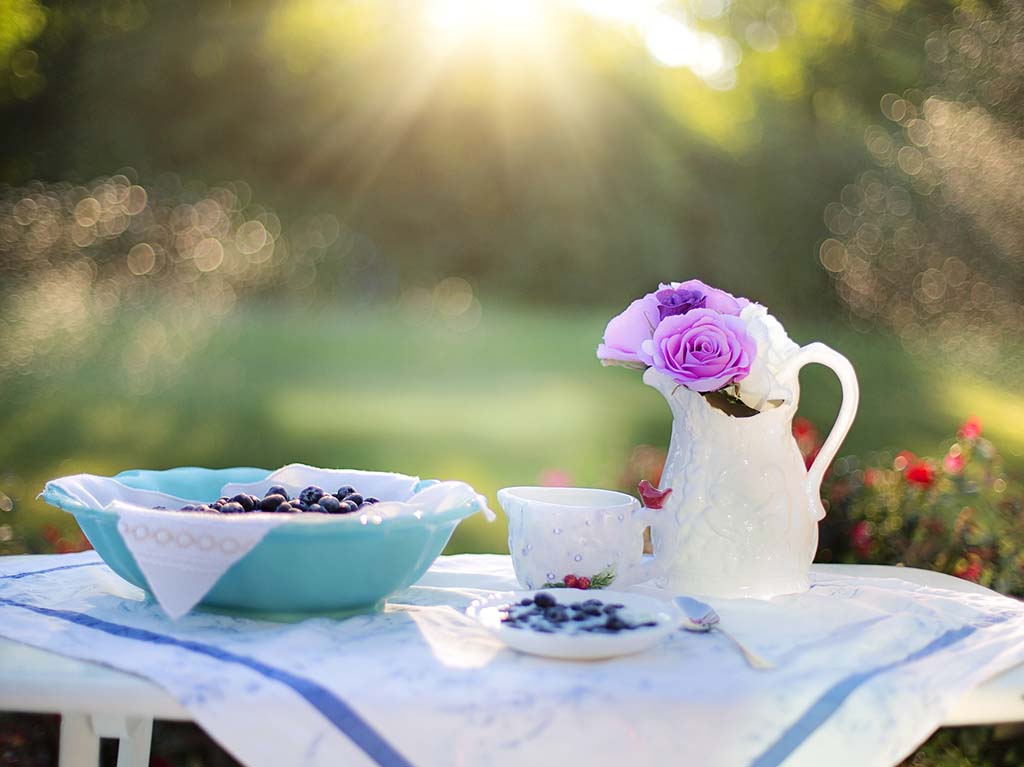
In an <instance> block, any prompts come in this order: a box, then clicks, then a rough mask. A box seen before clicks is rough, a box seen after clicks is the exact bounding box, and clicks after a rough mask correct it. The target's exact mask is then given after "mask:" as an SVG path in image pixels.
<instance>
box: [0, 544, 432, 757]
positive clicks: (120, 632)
mask: <svg viewBox="0 0 1024 767" xmlns="http://www.w3.org/2000/svg"><path fill="white" fill-rule="evenodd" d="M90 564H93V563H90ZM95 564H100V563H99V562H97V563H95ZM76 566H77V565H65V567H76ZM83 566H84V565H83ZM54 569H60V568H54ZM38 572H43V571H38ZM32 574H34V573H25V575H32ZM0 605H8V606H10V607H20V608H22V609H24V610H30V611H31V612H34V613H38V614H39V615H45V616H47V617H50V618H59V619H60V620H65V621H68V622H69V623H74V624H76V625H79V626H84V627H86V628H90V629H95V630H96V631H102V632H104V633H106V634H111V635H112V636H117V637H123V638H125V639H135V640H138V641H140V642H149V643H150V644H156V645H164V646H168V647H180V648H181V649H183V650H188V651H190V652H194V653H199V654H200V655H206V656H208V657H210V658H214V659H215V660H219V661H223V662H225V663H237V664H238V665H240V666H244V667H245V668H247V669H250V670H251V671H255V672H256V673H257V674H260V675H262V676H264V677H266V678H267V679H270V680H273V681H275V682H280V683H281V684H284V685H286V686H288V687H290V688H291V689H292V690H294V691H295V692H297V693H298V694H299V695H300V696H302V697H303V698H304V699H305V700H306V701H307V702H308V703H309V704H310V705H311V706H313V707H314V708H315V709H316V710H317V711H319V712H320V713H321V714H323V715H324V717H326V718H327V719H328V720H329V721H330V722H331V723H332V724H333V725H334V726H335V727H337V728H338V729H339V730H340V731H341V732H343V733H344V734H345V735H347V736H348V737H349V738H350V739H351V740H352V742H353V743H355V744H356V745H357V746H359V748H361V749H362V750H363V751H364V752H365V753H366V755H367V756H369V757H370V758H371V759H373V760H374V761H375V762H376V763H377V764H379V765H381V767H412V764H411V763H410V762H409V761H408V760H407V759H406V758H405V757H403V756H402V755H401V754H399V753H398V752H397V751H396V750H395V749H394V748H393V747H392V746H391V744H390V743H388V742H387V741H386V740H384V738H383V736H381V735H380V733H378V732H377V731H376V730H374V729H373V727H371V726H370V724H369V723H368V722H366V721H365V720H364V719H363V718H362V717H360V716H359V714H357V713H356V712H355V711H354V710H353V709H352V708H351V707H350V706H349V705H348V704H347V703H345V702H344V701H342V700H340V699H339V698H338V697H336V696H335V695H334V694H333V693H332V692H331V691H330V690H328V689H326V688H324V687H321V686H320V685H318V684H316V683H315V682H311V681H310V680H308V679H304V678H302V677H300V676H296V675H295V674H291V673H289V672H287V671H284V670H282V669H279V668H274V667H273V666H268V665H267V664H265V663H262V662H260V661H258V660H255V659H253V658H247V657H246V656H244V655H238V654H236V653H233V652H230V651H228V650H223V649H221V648H219V647H215V646H214V645H209V644H205V643H203V642H194V641H190V640H186V639H176V638H175V637H172V636H167V635H166V634H157V633H156V632H153V631H148V630H146V629H139V628H134V627H132V626H124V625H121V624H118V623H111V622H109V621H105V620H102V619H101V618H95V617H93V616H91V615H87V614H85V613H79V612H73V611H71V610H56V609H53V608H50V607H39V606H37V605H31V604H27V603H24V602H17V601H15V600H13V599H7V598H4V597H0Z"/></svg>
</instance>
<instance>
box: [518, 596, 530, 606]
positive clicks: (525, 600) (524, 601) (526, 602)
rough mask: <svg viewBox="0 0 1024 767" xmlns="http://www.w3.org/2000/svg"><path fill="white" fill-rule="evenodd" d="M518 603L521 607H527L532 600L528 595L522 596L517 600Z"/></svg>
mask: <svg viewBox="0 0 1024 767" xmlns="http://www.w3.org/2000/svg"><path fill="white" fill-rule="evenodd" d="M519 604H521V605H522V606H523V607H529V606H530V605H532V604H533V600H532V599H530V598H529V597H524V598H523V599H520V600H519Z"/></svg>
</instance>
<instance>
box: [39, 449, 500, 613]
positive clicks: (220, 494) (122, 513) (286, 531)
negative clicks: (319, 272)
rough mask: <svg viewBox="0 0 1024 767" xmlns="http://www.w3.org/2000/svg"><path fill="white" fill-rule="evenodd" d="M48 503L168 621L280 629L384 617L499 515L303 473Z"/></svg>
mask: <svg viewBox="0 0 1024 767" xmlns="http://www.w3.org/2000/svg"><path fill="white" fill-rule="evenodd" d="M43 498H44V500H46V501H47V502H48V503H50V504H51V505H53V506H57V507H58V508H61V509H63V510H64V511H67V512H69V513H71V514H73V515H74V516H75V519H76V521H77V522H78V524H79V526H80V527H81V528H82V532H83V533H84V534H85V536H86V537H87V538H88V539H89V541H90V543H92V545H93V547H94V548H95V549H96V552H97V553H98V554H99V555H100V557H102V559H103V560H104V562H106V564H107V565H108V566H109V567H110V568H111V569H112V570H113V571H114V572H116V573H117V574H118V575H120V576H121V577H122V578H124V579H125V580H127V581H128V582H130V583H132V584H134V585H136V586H138V587H140V588H142V589H145V590H146V591H147V592H149V593H151V594H153V595H154V596H155V597H156V598H157V600H158V601H159V602H160V604H161V606H163V607H164V608H165V610H167V611H168V612H169V613H170V614H171V615H172V617H177V615H175V612H177V613H179V614H183V613H184V612H187V611H188V609H190V608H191V607H192V606H193V605H196V604H198V605H199V606H200V607H203V608H209V609H214V610H217V611H222V612H230V613H239V614H259V615H261V616H263V617H279V618H281V619H290V618H292V617H299V618H301V617H304V616H308V615H312V614H332V615H339V616H340V615H346V614H355V613H362V612H369V611H373V610H376V609H380V608H381V607H382V606H383V603H384V600H385V599H386V598H387V597H388V596H390V595H392V594H394V593H396V592H398V591H401V590H402V589H404V588H406V587H408V586H411V585H412V584H413V583H415V582H416V581H417V580H418V579H419V578H420V577H421V576H422V575H423V573H424V572H426V570H427V568H429V567H430V565H431V564H432V563H433V561H434V560H435V559H436V558H437V556H438V555H439V554H440V553H441V551H442V550H443V549H444V547H445V545H446V544H447V543H448V540H449V539H450V538H451V535H452V533H453V532H454V530H455V527H456V526H457V525H458V524H459V522H461V521H462V520H463V519H465V518H466V517H469V516H471V515H473V514H476V513H484V514H485V515H487V517H488V518H489V519H493V516H494V515H493V513H492V512H491V511H490V510H489V509H488V508H487V502H486V500H485V499H484V498H483V496H481V495H479V494H478V493H476V491H475V490H473V488H472V487H470V486H469V485H467V484H466V483H464V482H442V481H439V480H433V479H428V480H421V479H420V478H419V477H413V476H408V475H405V474H395V473H391V472H375V471H359V470H344V469H319V468H315V467H312V466H305V465H302V464H292V465H289V466H285V467H283V468H282V469H278V470H277V471H273V472H271V471H268V470H266V469H254V468H234V469H202V468H192V467H186V468H177V469H169V470H166V471H148V470H132V471H126V472H122V473H121V474H118V475H116V476H114V477H100V476H95V475H87V474H80V475H75V476H71V477H64V478H61V479H56V480H52V481H50V482H48V483H47V485H46V489H45V490H44V492H43ZM183 589H185V590H187V589H191V590H192V592H194V593H185V594H182V590H183ZM176 607H177V608H180V609H175V608H176Z"/></svg>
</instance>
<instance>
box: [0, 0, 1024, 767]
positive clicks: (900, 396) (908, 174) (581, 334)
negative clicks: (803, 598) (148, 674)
mask: <svg viewBox="0 0 1024 767" xmlns="http://www.w3.org/2000/svg"><path fill="white" fill-rule="evenodd" d="M1022 61H1024V7H1022V5H1021V3H1020V2H1019V1H1018V0H1013V1H1012V2H994V1H993V2H984V1H982V0H828V1H827V2H822V0H234V1H232V0H176V2H161V1H159V0H104V1H102V2H96V1H93V0H67V1H65V2H61V1H54V2H38V1H37V0H5V1H4V2H0V553H7V554H11V553H39V552H50V551H70V550H76V549H78V548H80V547H82V546H84V545H86V542H85V541H84V540H83V539H82V538H81V536H80V534H79V533H78V531H77V528H76V526H75V524H74V522H73V520H72V519H71V518H69V517H66V516H65V515H63V514H61V513H60V512H58V511H56V510H53V509H49V508H48V507H46V506H45V505H43V504H42V503H41V501H39V500H37V499H36V496H37V494H38V493H39V492H40V491H41V489H42V486H43V484H44V483H45V481H46V480H47V479H50V478H53V477H57V476H62V475H66V474H73V473H78V472H93V473H103V474H106V473H115V472H118V471H121V470H123V469H128V468H140V467H146V468H164V467H172V466H179V465H204V466H232V465H254V466H262V467H267V468H273V467H277V466H280V465H282V464H285V463H288V462H292V461H302V462H307V463H311V464H315V465H322V466H338V467H361V468H371V469H391V470H397V471H402V472H407V473H412V474H419V475H421V476H424V477H442V478H459V479H464V480H466V481H468V482H470V483H472V484H473V485H474V486H476V487H477V488H478V489H479V490H480V491H482V492H484V493H486V494H487V495H488V496H489V497H490V498H492V499H493V498H494V491H495V490H496V489H497V488H499V487H501V486H504V485H510V484H531V483H558V484H570V483H571V484H580V485H596V486H605V487H624V488H627V489H628V488H630V487H631V486H632V485H635V482H636V481H637V479H639V478H641V477H643V476H652V475H653V474H655V473H656V472H657V471H658V470H659V461H660V455H661V451H662V450H663V449H664V447H665V445H666V444H667V440H668V433H669V416H668V413H667V411H666V409H665V406H664V402H663V401H662V400H661V398H660V396H659V395H657V393H656V392H654V391H653V390H649V389H647V388H646V387H644V386H643V385H642V384H641V382H640V380H639V376H638V375H637V374H635V373H632V372H630V371H625V370H621V369H602V368H601V366H600V365H599V364H598V362H597V360H596V359H595V357H594V350H595V347H596V345H597V343H598V342H599V341H600V338H601V334H602V331H603V329H604V325H605V323H606V321H607V320H608V318H609V317H611V316H612V315H613V314H614V313H617V312H618V311H620V310H621V309H622V308H623V307H624V306H625V305H626V304H627V303H628V302H629V301H630V300H631V299H632V298H634V297H636V296H637V295H641V294H643V293H645V292H648V291H650V290H652V289H654V287H655V286H656V285H657V283H658V282H659V281H667V280H685V279H688V278H691V277H698V278H700V279H703V280H704V281H706V282H709V283H711V284H713V285H717V286H719V287H722V288H724V289H726V290H729V291H731V292H733V293H736V294H740V295H744V296H749V297H750V298H752V299H754V300H757V301H760V302H762V303H764V304H766V305H767V306H768V307H769V308H770V309H771V310H772V311H773V313H775V314H776V315H777V316H779V317H780V318H781V319H782V320H783V322H785V323H786V325H787V327H788V328H789V330H790V333H791V335H792V336H793V337H794V338H795V339H796V340H798V341H801V342H806V341H810V340H815V339H820V340H823V341H825V342H826V343H828V344H830V345H832V346H834V347H835V348H837V349H839V350H840V351H842V352H843V353H844V354H846V355H847V356H848V357H849V358H850V359H851V360H852V361H853V362H854V364H855V366H856V367H857V370H858V372H859V374H860V377H861V386H862V404H861V410H860V415H859V418H858V421H857V423H856V425H855V426H854V429H853V431H852V432H851V434H850V437H849V439H848V440H847V442H846V444H845V445H844V448H843V450H842V453H841V455H844V458H843V459H842V460H841V461H839V462H837V464H836V468H835V471H834V472H833V474H832V476H831V478H830V480H829V485H828V487H827V488H826V490H827V492H828V493H829V494H830V496H829V500H830V503H831V504H832V505H833V506H834V509H833V512H834V513H833V517H836V516H837V515H839V514H845V515H848V518H846V519H844V521H842V522H841V523H839V526H838V527H835V528H833V529H832V530H831V532H828V533H827V534H826V535H825V536H824V538H823V546H824V547H825V550H824V553H825V558H835V559H843V558H846V559H849V558H851V557H853V558H855V559H856V558H859V560H860V561H864V560H872V559H873V560H877V561H899V560H900V559H901V557H905V556H909V555H908V552H916V556H917V557H918V558H917V559H909V560H908V563H910V564H915V563H917V564H923V565H924V566H935V567H938V568H939V569H944V570H946V571H949V572H956V573H957V574H960V575H963V576H964V577H971V578H972V579H974V580H981V581H982V582H984V583H987V584H989V585H993V586H996V587H998V588H1000V589H1001V590H1004V591H1007V592H1010V593H1018V594H1019V593H1021V592H1022V589H1024V587H1022V585H1021V582H1020V581H1021V578H1020V574H1021V565H1022V562H1024V560H1022V559H1021V542H1022V540H1024V539H1022V538H1021V537H1020V536H1019V535H1017V534H1018V533H1020V532H1021V531H1022V530H1024V523H1022V519H1024V516H1022V515H1024V511H1022V509H1021V485H1020V483H1019V479H1017V477H1018V472H1019V470H1020V469H1021V468H1022V467H1024V390H1022V387H1021V383H1022V381H1024V376H1022V373H1024V357H1022V352H1024V342H1022V341H1021V331H1022V329H1024V251H1022V248H1021V243H1024V198H1022V196H1021V194H1020V190H1021V188H1024V135H1022V126H1024V120H1022V118H1024V67H1022V66H1021V62H1022ZM803 387H804V388H803V399H802V406H801V413H802V415H803V416H805V417H806V418H807V419H808V421H807V422H801V423H802V424H803V425H802V426H801V429H802V430H803V431H802V432H801V438H802V440H804V441H805V442H807V443H808V444H807V445H806V447H807V448H808V449H809V450H813V448H814V444H815V437H814V430H813V426H816V427H817V429H818V430H819V432H824V431H827V428H828V426H829V424H830V423H831V420H832V417H833V414H834V412H835V409H836V406H837V404H838V398H839V392H838V384H837V383H836V382H834V381H833V380H832V379H831V378H830V377H829V374H828V373H827V372H825V371H820V370H809V371H807V372H806V373H805V374H804V377H803ZM972 416H973V417H974V419H973V420H970V421H968V420H967V419H968V418H969V417H972ZM982 424H983V425H984V426H983V429H984V431H983V435H984V436H982V426H981V425H982ZM812 425H813V426H812ZM958 430H959V431H958ZM809 435H810V436H809ZM897 451H910V452H900V453H899V454H897ZM917 456H926V458H925V459H923V460H922V459H920V458H918V457H917ZM965 461H967V462H968V465H967V466H966V467H965ZM971 462H973V463H971ZM972 466H973V467H974V468H972ZM876 469H877V470H878V472H881V473H877V474H876V473H873V472H874V471H875V470H876ZM979 510H980V511H979ZM933 512H934V514H935V515H938V517H941V518H931V517H929V516H928V515H929V514H931V513H933ZM976 512H977V514H976ZM923 535H926V536H930V538H928V541H935V540H939V541H941V542H943V543H942V546H940V547H939V548H943V547H945V549H943V551H936V550H934V548H935V547H934V546H932V544H931V543H927V542H923V541H922V538H921V536H923ZM504 536H505V529H504V525H503V522H502V521H500V520H499V521H498V522H496V523H494V524H491V525H488V524H487V523H485V522H484V521H483V520H482V519H474V520H471V521H469V522H467V523H465V524H464V525H463V526H462V527H461V528H460V529H459V530H458V532H457V534H456V536H455V538H454V539H453V541H452V543H451V545H450V547H449V551H450V552H461V551H503V550H504V549H505V543H504ZM900 536H903V537H900ZM883 539H885V541H883ZM904 542H905V543H906V545H905V546H904V545H903V544H904ZM925 543H927V545H925ZM883 544H884V545H883ZM947 544H948V545H947ZM894 545H895V546H896V549H898V550H894V548H893V546H894ZM922 546H924V548H923V549H922V548H921V547H922ZM928 546H932V547H931V548H928ZM915 547H916V548H915ZM947 549H948V550H947ZM986 568H987V569H986ZM4 737H7V736H4ZM158 740H159V739H158ZM5 742H6V745H7V746H9V745H10V739H9V737H8V741H5ZM1017 747H1019V744H1018V745H1017V746H1005V747H1004V746H1000V747H998V748H997V747H994V746H992V745H991V742H990V741H988V740H983V741H980V745H978V744H975V745H973V746H970V745H968V746H965V745H963V744H962V743H961V744H960V745H958V746H956V747H954V746H952V745H950V744H949V741H948V738H947V739H946V740H941V741H939V740H937V741H934V742H933V744H932V746H931V751H929V752H928V753H929V754H930V755H925V756H919V758H920V759H921V760H924V761H919V762H914V763H915V764H922V765H923V764H926V763H927V764H940V763H941V764H944V765H945V764H949V765H953V764H956V765H960V764H969V763H972V761H973V760H974V758H975V757H977V758H978V759H982V758H985V759H992V760H993V763H996V762H998V763H1005V764H1011V763H1013V764H1018V763H1019V759H1018V758H1017V757H1018V756H1019V754H1017V752H1016V751H1013V748H1017ZM970 748H975V749H976V750H977V753H975V752H970V750H969V749H970ZM958 749H959V750H958ZM964 749H967V750H964ZM1000 749H1001V750H1000ZM982 751H984V756H982V755H981V752H982ZM965 754H967V756H965ZM971 754H973V756H972V755H971ZM993 754H994V755H993ZM917 758H918V757H915V759H917ZM999 760H1002V761H999ZM1014 760H1016V761H1014ZM190 763H191V762H190ZM974 763H977V762H974Z"/></svg>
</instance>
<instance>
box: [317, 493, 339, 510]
mask: <svg viewBox="0 0 1024 767" xmlns="http://www.w3.org/2000/svg"><path fill="white" fill-rule="evenodd" d="M320 505H321V506H322V507H323V510H324V511H326V512H327V513H328V514H337V513H338V512H339V511H341V501H339V500H338V499H337V498H335V497H334V496H333V495H325V496H323V497H322V498H321V499H320Z"/></svg>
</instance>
